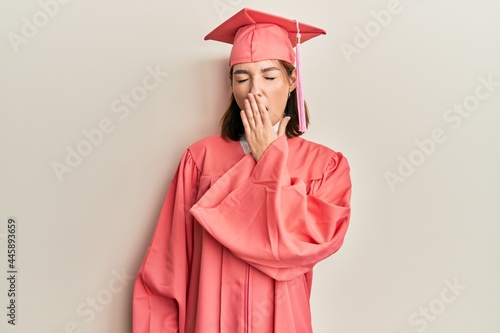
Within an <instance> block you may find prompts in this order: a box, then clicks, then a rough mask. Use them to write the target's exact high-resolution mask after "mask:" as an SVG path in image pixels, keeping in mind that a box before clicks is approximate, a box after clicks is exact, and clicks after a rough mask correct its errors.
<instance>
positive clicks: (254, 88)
mask: <svg viewBox="0 0 500 333" xmlns="http://www.w3.org/2000/svg"><path fill="white" fill-rule="evenodd" d="M250 92H251V93H252V94H253V95H257V96H261V95H262V90H261V87H260V85H259V83H258V82H257V80H251V85H250Z"/></svg>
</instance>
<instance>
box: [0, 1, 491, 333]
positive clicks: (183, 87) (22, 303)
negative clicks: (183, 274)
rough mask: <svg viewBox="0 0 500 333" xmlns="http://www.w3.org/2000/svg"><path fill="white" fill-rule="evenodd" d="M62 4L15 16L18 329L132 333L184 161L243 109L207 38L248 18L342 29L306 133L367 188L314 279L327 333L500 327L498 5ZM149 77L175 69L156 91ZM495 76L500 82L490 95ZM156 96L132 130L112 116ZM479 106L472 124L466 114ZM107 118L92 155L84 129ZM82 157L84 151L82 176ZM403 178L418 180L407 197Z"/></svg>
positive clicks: (333, 37) (311, 81) (317, 46)
mask: <svg viewBox="0 0 500 333" xmlns="http://www.w3.org/2000/svg"><path fill="white" fill-rule="evenodd" d="M60 1H61V2H62V0H60ZM43 4H46V5H45V7H46V8H51V9H47V10H48V11H52V12H51V14H52V16H49V15H47V14H44V11H43V9H42V5H43ZM49 4H51V5H49ZM54 4H58V3H57V2H55V0H41V1H35V0H25V1H13V0H6V1H2V2H1V4H0V22H1V27H0V36H1V38H0V115H1V119H0V140H1V141H0V153H1V154H0V160H1V163H0V191H1V192H0V200H1V201H0V220H1V225H0V241H1V242H2V244H1V248H0V249H1V251H0V268H1V272H0V276H1V277H2V278H1V279H0V301H1V307H0V308H1V309H3V310H1V312H2V313H0V318H1V321H0V328H1V331H2V332H5V333H10V332H37V333H45V332H47V333H50V332H53V333H61V332H89V333H90V332H91V333H95V332H99V333H100V332H130V317H131V316H130V313H131V295H132V281H130V277H131V276H133V275H135V273H136V271H137V269H138V267H139V264H140V262H141V260H142V256H143V255H144V251H145V250H146V247H147V244H148V242H149V239H150V237H151V233H152V230H153V228H154V225H155V223H156V218H157V216H158V214H159V210H160V206H161V203H162V201H163V198H164V196H165V194H166V192H167V189H168V186H169V183H170V180H171V178H172V176H173V174H174V171H175V169H176V167H177V163H178V161H179V159H180V157H181V154H182V152H183V151H184V149H185V148H186V147H187V146H189V145H190V144H191V143H193V142H194V141H196V140H198V139H201V138H203V137H204V136H207V135H209V134H213V133H216V132H217V131H218V127H217V126H218V121H219V118H220V116H221V115H222V113H223V111H224V110H225V108H226V104H227V100H228V96H229V91H230V90H229V81H228V79H227V73H228V68H227V57H228V54H229V51H230V47H229V46H228V45H224V44H220V43H216V42H213V41H207V42H205V41H203V37H204V36H205V35H206V34H207V33H208V32H209V31H211V30H212V29H213V28H215V27H216V26H217V25H218V24H220V23H221V22H222V21H223V20H225V19H226V18H228V17H229V16H230V15H232V14H234V13H235V12H236V11H238V10H239V9H241V8H242V7H251V8H256V9H259V10H263V11H269V12H272V13H276V14H279V15H281V16H286V17H290V18H297V19H299V20H301V21H303V22H307V23H310V24H313V25H316V26H320V27H322V28H324V29H325V30H326V31H327V32H328V34H327V35H326V36H321V37H319V38H316V39H315V40H312V41H310V42H307V43H306V44H304V46H303V47H302V56H303V71H304V80H305V83H304V84H305V88H304V89H305V96H306V99H307V101H308V103H309V107H310V110H311V116H312V125H311V127H310V131H309V132H308V133H307V135H306V138H308V139H310V140H313V141H316V142H319V143H322V144H324V145H327V146H329V147H331V148H333V149H335V150H338V151H341V152H343V153H344V154H345V155H346V156H347V157H348V159H349V161H350V164H351V168H352V180H353V186H354V187H353V196H352V219H351V227H350V230H349V232H348V235H347V238H346V241H345V245H344V246H343V248H342V249H341V250H340V251H339V252H338V253H337V254H335V255H333V256H332V257H330V258H329V259H327V260H326V261H324V262H322V263H320V264H318V265H317V267H316V269H315V280H314V287H313V296H312V300H311V303H312V312H313V320H314V328H315V332H318V333H330V332H342V333H366V332H370V333H403V332H406V333H414V332H429V333H431V332H439V333H470V332H481V333H497V332H500V319H499V316H498V313H499V311H500V284H499V281H500V267H499V264H500V260H499V259H500V242H499V234H500V226H499V225H500V223H499V222H500V208H499V207H500V205H499V204H498V203H499V201H500V177H499V175H498V173H499V170H500V156H499V152H500V131H499V125H500V115H499V106H500V84H499V83H498V82H500V65H499V59H500V43H499V42H500V40H499V36H500V21H499V20H498V14H499V13H500V2H498V1H496V0H478V1H474V2H473V1H465V0H454V1H452V0H441V1H439V2H436V1H430V0H418V1H417V0H400V2H399V3H398V2H394V1H392V2H391V1H386V0H383V1H379V0H377V1H367V0H364V1H361V0H360V1H355V2H353V1H348V0H338V1H319V0H309V1H307V2H305V1H298V0H292V1H284V0H283V1H272V2H271V1H263V0H221V1H214V0H202V1H158V0H146V1H130V0H121V1H79V0H72V1H69V2H68V3H65V4H63V3H61V4H58V5H57V7H56V6H55V5H54ZM388 6H389V7H390V9H391V10H392V14H391V17H390V20H389V18H388V17H387V15H386V16H385V17H384V16H383V15H382V14H380V13H381V12H380V11H381V10H386V12H385V13H387V8H388ZM372 11H374V13H375V14H374V13H373V12H372ZM377 13H379V14H378V17H379V20H382V18H383V19H384V20H385V21H384V20H382V21H381V22H382V23H383V25H382V24H381V23H377V21H376V20H375V16H377ZM382 13H384V12H382ZM389 13H391V12H389ZM381 15H382V16H381ZM380 17H382V18H380ZM26 22H31V23H33V22H35V23H36V24H37V25H38V26H39V27H36V26H35V30H33V29H31V30H30V29H29V28H28V27H26V26H27V25H29V23H26ZM384 25H385V26H384ZM365 29H368V32H369V36H368V37H365V38H363V36H362V35H361V34H360V33H359V31H364V30H365ZM370 29H371V30H370ZM23 33H24V35H23ZM365 33H366V32H365ZM365 33H363V34H365ZM343 48H344V51H343V50H342V49H343ZM347 48H350V50H351V51H352V53H350V54H349V53H348V52H346V51H345V50H346V49H347ZM354 48H356V51H355V52H354V51H353V50H354ZM148 68H149V70H155V69H157V70H159V71H160V72H162V73H164V74H161V75H163V77H161V76H160V77H159V80H158V81H153V80H150V81H148V82H150V83H151V84H152V83H153V82H156V83H157V84H155V88H154V89H151V90H150V91H146V90H144V89H142V88H141V85H142V82H143V78H144V77H145V76H147V75H148ZM165 73H168V75H167V74H165ZM479 77H482V78H484V79H485V80H488V77H490V80H492V81H494V82H497V83H496V85H493V86H492V87H490V89H491V91H488V90H487V88H486V87H484V86H483V87H480V88H477V87H478V86H480V85H481V81H480V79H479ZM476 89H478V90H476ZM144 91H146V92H147V95H145V96H142V97H141V98H140V99H141V101H140V102H139V103H137V105H134V106H135V108H134V109H132V108H130V110H129V111H130V112H129V114H128V115H127V116H126V117H125V114H124V111H123V108H122V112H118V113H116V112H113V108H112V104H113V103H121V102H120V99H121V97H122V95H126V94H129V95H130V94H131V93H132V92H135V93H136V96H140V92H144ZM477 91H478V92H479V93H480V96H482V97H481V98H482V99H481V100H479V99H478V98H476V97H475V93H476V92H477ZM115 100H118V102H115ZM476 102H477V103H476ZM463 103H469V104H468V106H467V107H468V108H469V109H471V110H472V111H470V112H469V111H466V112H464V113H463V114H464V116H459V113H456V112H455V111H453V107H454V104H457V105H459V104H463ZM474 103H476V104H474ZM120 105H121V106H122V107H123V106H124V104H123V103H122V104H120ZM115 107H116V105H115ZM450 108H451V110H450ZM464 110H465V109H464ZM451 117H453V118H451ZM106 119H107V120H106ZM103 121H104V122H106V121H107V122H108V125H107V126H108V127H107V130H108V133H103V134H102V138H100V137H99V135H97V134H96V136H95V137H94V142H95V144H91V145H90V146H89V143H88V139H86V137H85V135H84V131H89V132H91V133H96V132H95V131H96V130H95V129H96V128H99V124H100V123H101V122H103ZM436 129H437V131H438V132H439V131H440V133H441V134H440V135H439V136H438V139H439V141H441V142H438V143H433V144H430V143H429V140H430V139H432V133H433V131H436ZM92 131H93V132H92ZM99 131H101V130H99ZM101 133H102V132H101ZM86 140H87V143H85V141H86ZM416 140H417V141H419V142H423V143H426V144H427V145H426V146H424V148H419V147H418V145H417V144H416V143H415V142H416ZM68 149H69V150H77V149H80V150H81V151H83V152H85V154H86V156H83V157H82V156H81V160H78V158H76V157H74V159H73V162H72V165H73V166H72V167H71V166H69V165H68V163H67V162H66V158H67V154H68ZM422 149H423V150H426V151H422ZM419 151H420V152H419ZM425 153H427V154H425ZM402 160H406V161H410V160H411V161H412V162H401V161H402ZM406 163H413V164H417V165H416V166H411V165H410V166H409V165H405V164H406ZM55 165H58V166H59V167H60V166H61V165H65V166H66V168H65V169H59V172H57V171H55V169H54V166H55ZM398 168H399V171H398ZM61 170H64V171H61ZM61 172H62V174H61ZM388 173H392V176H396V175H398V173H401V174H402V175H401V174H399V175H398V177H401V178H393V179H397V181H394V182H393V183H392V187H391V184H390V182H389V181H388V180H387V179H386V177H387V174H388ZM9 217H14V218H15V219H16V221H17V231H18V234H17V236H18V248H17V250H18V258H17V267H18V271H19V273H18V275H17V283H18V285H17V290H16V291H17V296H18V297H17V300H16V305H17V317H16V326H12V325H8V324H7V319H8V318H7V316H6V313H7V309H6V306H7V302H8V299H7V289H8V285H7V280H6V276H7V273H6V271H7V252H6V251H7V245H6V233H7V220H8V218H9ZM117 275H118V276H121V278H120V279H117V278H116V276H117ZM450 284H451V285H453V284H455V285H458V287H454V288H453V290H452V289H450V287H449V285H450ZM457 288H458V289H457ZM426 309H427V310H426ZM425 311H427V312H428V314H427V315H425V314H424V313H425Z"/></svg>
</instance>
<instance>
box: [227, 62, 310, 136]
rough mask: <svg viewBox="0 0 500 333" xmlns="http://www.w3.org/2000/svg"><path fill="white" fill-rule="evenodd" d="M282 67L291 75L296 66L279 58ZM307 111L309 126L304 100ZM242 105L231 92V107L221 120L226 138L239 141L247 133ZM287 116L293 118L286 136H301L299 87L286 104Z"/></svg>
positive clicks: (231, 72)
mask: <svg viewBox="0 0 500 333" xmlns="http://www.w3.org/2000/svg"><path fill="white" fill-rule="evenodd" d="M278 63H279V64H280V67H282V69H283V70H284V71H286V74H287V75H288V76H289V77H290V76H291V75H292V72H293V70H294V69H295V67H294V66H293V65H291V64H289V63H287V62H285V61H282V60H278ZM229 78H230V79H231V80H232V79H233V69H232V68H231V70H230V72H229ZM304 106H305V112H306V126H307V127H308V126H309V109H308V107H307V103H306V102H305V101H304ZM240 111H241V110H240V107H239V106H238V104H237V103H236V99H235V98H234V95H233V93H231V98H230V102H229V107H228V108H227V110H226V112H225V113H224V115H223V116H222V118H221V120H220V125H221V136H222V138H223V139H224V140H227V141H229V140H233V141H238V140H239V139H240V137H241V136H242V135H243V134H244V133H245V129H244V128H243V122H242V121H241V116H240ZM285 116H289V117H290V118H291V119H290V121H289V122H288V124H287V126H286V132H285V134H286V136H287V137H288V138H294V137H297V136H301V135H302V134H303V133H302V132H301V131H299V116H298V108H297V89H294V90H293V91H292V92H291V93H290V98H288V101H287V103H286V106H285Z"/></svg>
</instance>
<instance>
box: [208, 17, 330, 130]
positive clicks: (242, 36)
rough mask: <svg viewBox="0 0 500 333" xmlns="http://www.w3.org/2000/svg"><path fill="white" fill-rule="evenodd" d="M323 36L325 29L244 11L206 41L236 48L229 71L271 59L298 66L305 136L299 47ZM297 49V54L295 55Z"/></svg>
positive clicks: (300, 107) (304, 123) (298, 103)
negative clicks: (249, 63) (232, 68)
mask: <svg viewBox="0 0 500 333" xmlns="http://www.w3.org/2000/svg"><path fill="white" fill-rule="evenodd" d="M324 34H326V32H325V31H324V30H323V29H320V28H317V27H314V26H312V25H308V24H304V23H301V22H298V21H296V20H291V19H287V18H284V17H280V16H276V15H272V14H268V13H264V12H260V11H257V10H253V9H249V8H244V9H242V10H241V11H239V12H238V13H236V14H234V15H233V16H232V17H230V18H229V19H227V20H226V21H225V22H223V23H222V24H221V25H219V26H218V27H217V28H215V29H214V30H213V31H212V32H210V33H209V34H208V35H206V36H205V40H215V41H219V42H224V43H229V44H233V48H232V50H231V55H230V57H229V67H232V66H233V65H236V64H240V63H244V62H255V61H261V60H270V59H276V60H283V61H286V62H288V63H290V64H292V65H293V64H295V68H296V72H297V88H296V89H297V105H298V109H299V115H298V116H299V129H300V131H301V132H305V131H306V129H307V127H306V121H305V111H304V98H303V93H302V71H301V64H300V43H303V42H306V41H308V40H309V39H311V38H314V37H316V36H318V35H324ZM294 47H296V53H295V52H294V51H293V48H294Z"/></svg>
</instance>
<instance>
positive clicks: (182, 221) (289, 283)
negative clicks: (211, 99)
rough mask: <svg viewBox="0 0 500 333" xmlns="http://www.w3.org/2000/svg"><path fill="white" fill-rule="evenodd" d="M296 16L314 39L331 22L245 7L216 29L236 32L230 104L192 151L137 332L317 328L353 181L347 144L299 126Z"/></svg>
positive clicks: (166, 217) (170, 203) (154, 253)
mask: <svg viewBox="0 0 500 333" xmlns="http://www.w3.org/2000/svg"><path fill="white" fill-rule="evenodd" d="M297 26H299V27H300V33H301V35H302V36H303V41H304V40H307V39H309V38H312V37H314V36H316V35H318V34H323V33H324V31H323V30H321V29H318V28H315V27H312V26H308V25H305V24H302V23H300V25H299V24H298V23H296V22H294V21H292V20H287V19H284V18H280V17H277V16H273V15H269V14H266V13H262V12H258V11H254V10H250V9H243V10H242V11H241V12H239V13H237V14H236V15H234V16H233V17H232V18H230V19H228V20H227V21H226V22H224V23H223V24H221V25H220V26H219V27H218V28H216V29H215V30H214V31H213V32H212V33H210V34H209V35H208V36H207V37H206V38H205V39H215V40H219V41H224V42H229V43H232V44H233V48H232V51H231V56H230V64H229V65H230V80H231V87H232V98H231V104H230V106H229V108H228V110H227V111H226V113H225V114H224V116H223V118H222V121H221V127H222V129H221V134H220V135H216V136H211V137H208V138H206V139H203V140H201V141H199V142H197V143H195V144H193V145H192V146H191V147H189V148H188V149H187V150H186V152H185V153H184V156H183V157H182V160H181V162H180V165H179V168H178V170H177V173H176V174H175V176H174V179H173V181H172V184H171V186H170V189H169V192H168V194H167V197H166V199H165V203H164V205H163V208H162V211H161V214H160V217H159V220H158V224H157V226H156V229H155V232H154V235H153V238H152V241H151V244H150V246H149V248H148V251H147V253H146V256H145V258H144V261H143V263H142V265H141V268H140V270H139V273H138V275H137V279H136V282H135V288H134V300H133V331H134V333H145V332H149V333H160V332H182V333H184V332H202V333H215V332H228V333H240V332H241V333H247V332H264V333H269V332H282V333H294V332H297V333H307V332H312V327H311V316H310V305H309V297H310V292H311V283H312V268H313V266H314V265H315V264H316V263H317V262H319V261H320V260H322V259H325V258H326V257H328V256H330V255H331V254H333V253H334V252H336V251H337V250H338V249H339V248H340V246H341V245H342V242H343V239H344V235H345V232H346V229H347V225H348V222H349V216H350V207H349V200H350V191H351V183H350V177H349V166H348V164H347V161H346V159H345V158H344V157H343V155H342V154H341V153H338V152H335V151H333V150H331V149H329V148H327V147H324V146H321V145H318V144H315V143H312V142H309V141H306V140H304V139H302V138H300V135H301V134H302V132H303V131H304V130H305V129H304V127H303V128H301V127H300V125H301V123H300V116H301V115H300V114H301V109H304V108H305V106H304V108H301V105H303V104H302V102H301V99H300V95H301V91H299V92H297V89H299V88H300V80H298V78H297V70H296V69H295V68H294V67H293V65H292V64H293V63H294V60H295V59H294V58H295V53H294V52H293V46H294V44H295V42H296V41H295V35H296V34H297V30H296V29H297ZM298 86H299V87H298ZM297 95H299V96H298V97H299V98H298V102H297ZM303 117H304V118H305V119H306V124H307V109H306V108H305V113H304V114H303ZM306 124H302V125H303V126H304V125H306Z"/></svg>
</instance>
